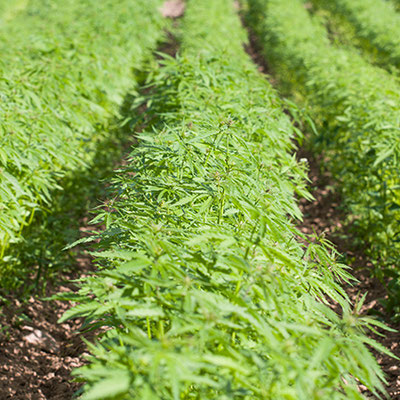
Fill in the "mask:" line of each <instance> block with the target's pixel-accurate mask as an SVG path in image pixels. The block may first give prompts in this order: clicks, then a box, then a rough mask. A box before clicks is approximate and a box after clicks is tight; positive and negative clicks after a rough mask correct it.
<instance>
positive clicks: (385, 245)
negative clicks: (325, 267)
mask: <svg viewBox="0 0 400 400" xmlns="http://www.w3.org/2000/svg"><path fill="white" fill-rule="evenodd" d="M248 4H249V6H250V12H249V14H248V16H249V20H250V22H251V23H252V24H253V26H254V27H255V29H256V31H257V32H258V34H259V37H260V40H261V43H262V45H263V47H264V51H265V54H266V55H268V60H269V61H270V62H271V65H272V66H273V68H274V70H275V72H276V74H277V76H278V77H279V79H280V81H281V82H282V83H284V84H285V85H287V86H288V87H289V88H290V90H292V91H295V92H297V93H301V94H302V96H303V100H304V101H303V104H306V105H307V107H308V109H309V111H310V112H311V115H312V116H313V117H314V119H315V121H316V122H317V123H318V125H319V131H320V133H319V135H318V136H317V138H316V140H315V145H316V147H315V149H318V148H319V149H321V148H322V149H323V150H324V151H325V154H326V156H327V163H328V165H329V168H330V169H331V170H332V171H333V173H334V176H335V178H336V179H337V180H338V182H339V184H340V187H341V191H342V194H343V196H342V197H343V201H344V202H345V204H346V205H347V206H348V209H349V210H350V213H351V225H352V226H353V227H354V230H355V232H356V235H357V237H358V239H359V242H360V244H362V246H363V248H364V249H366V251H367V253H368V255H369V256H370V257H371V260H372V261H373V262H374V263H375V264H376V265H377V266H378V268H377V270H376V271H377V273H378V274H379V275H380V276H382V275H386V276H388V277H393V278H394V279H393V280H391V281H390V283H389V286H388V290H389V292H390V295H391V296H390V300H389V303H388V304H387V305H388V306H389V307H391V308H393V307H395V309H394V311H395V312H400V308H398V304H397V305H396V303H398V300H397V299H398V295H399V292H400V282H399V277H398V271H396V269H395V268H394V267H393V265H398V264H399V261H400V260H399V254H400V253H399V247H400V246H399V234H400V231H399V219H400V212H399V210H400V179H399V178H400V173H399V168H398V160H399V155H400V142H399V140H398V134H399V122H400V120H399V115H400V113H399V111H400V87H399V86H398V84H397V82H396V80H395V79H394V78H393V77H392V76H391V75H390V74H389V73H386V72H385V71H384V70H381V69H379V68H377V67H373V66H371V65H370V64H369V63H368V62H366V61H365V60H364V59H362V58H361V56H360V55H359V54H358V53H357V52H356V51H352V50H350V49H343V48H339V47H336V46H333V45H331V44H330V42H329V39H328V36H327V32H326V30H325V29H324V27H323V26H322V25H320V24H319V22H318V21H317V20H316V19H312V18H311V17H310V15H309V14H308V12H307V10H306V9H305V8H304V5H303V2H302V1H301V0H287V1H285V2H282V1H279V0H267V1H261V0H249V1H248ZM396 310H397V311H396Z"/></svg>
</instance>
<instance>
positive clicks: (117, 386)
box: [82, 370, 131, 400]
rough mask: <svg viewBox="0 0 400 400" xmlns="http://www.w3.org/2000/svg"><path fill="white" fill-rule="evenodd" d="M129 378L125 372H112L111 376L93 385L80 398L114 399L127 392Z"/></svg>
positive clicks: (94, 399) (88, 399)
mask: <svg viewBox="0 0 400 400" xmlns="http://www.w3.org/2000/svg"><path fill="white" fill-rule="evenodd" d="M130 381H131V378H130V377H129V374H128V373H127V372H126V371H122V370H119V371H113V373H112V374H110V375H108V376H106V377H105V378H103V379H101V380H100V381H98V382H97V383H95V384H94V385H93V386H92V387H91V388H90V389H89V390H88V391H87V392H85V393H84V395H83V396H82V400H99V399H115V398H118V396H120V395H121V394H125V393H127V392H128V390H129V387H130Z"/></svg>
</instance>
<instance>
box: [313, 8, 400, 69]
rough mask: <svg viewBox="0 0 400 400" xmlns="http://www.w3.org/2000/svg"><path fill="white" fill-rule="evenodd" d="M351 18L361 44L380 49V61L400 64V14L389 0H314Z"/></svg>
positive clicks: (378, 55)
mask: <svg viewBox="0 0 400 400" xmlns="http://www.w3.org/2000/svg"><path fill="white" fill-rule="evenodd" d="M312 3H313V4H314V5H316V6H318V7H322V8H325V9H327V10H329V11H330V12H332V13H334V14H337V15H339V16H340V17H341V18H343V19H345V20H346V21H347V22H349V23H350V24H351V25H352V26H353V27H354V30H355V32H354V33H355V35H356V36H358V37H359V38H360V39H361V44H362V45H363V47H366V48H367V49H369V50H370V51H371V50H372V49H370V48H371V47H372V48H374V49H376V51H377V53H378V54H377V62H379V64H380V65H385V64H392V65H394V66H396V67H399V66H400V14H398V13H396V10H395V6H394V4H392V3H390V2H387V1H386V0H377V1H374V0H351V1H350V0H334V1H330V0H313V1H312Z"/></svg>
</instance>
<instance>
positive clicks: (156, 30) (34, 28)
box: [0, 0, 162, 263]
mask: <svg viewBox="0 0 400 400" xmlns="http://www.w3.org/2000/svg"><path fill="white" fill-rule="evenodd" d="M130 3H131V2H130V1H128V0H126V1H123V2H119V3H118V5H116V4H115V2H113V1H102V2H101V5H96V6H94V4H97V3H96V2H92V1H84V2H82V1H77V0H68V1H55V2H52V3H51V4H50V3H47V2H44V1H42V0H32V1H29V4H28V2H19V3H18V4H15V5H13V6H12V7H11V6H5V10H4V14H3V16H4V18H5V21H7V20H8V19H10V18H11V17H12V18H13V20H12V23H4V24H1V25H0V51H1V54H2V56H1V61H0V63H1V64H0V68H1V73H2V79H1V81H0V93H1V101H2V106H1V108H0V119H1V130H0V170H1V172H2V173H1V175H0V260H1V262H2V263H8V262H9V259H8V258H6V259H4V257H5V256H6V255H7V253H6V252H7V248H8V247H9V244H15V243H16V242H18V241H21V240H23V239H22V233H23V229H24V227H25V226H27V225H30V224H31V222H32V220H33V218H34V216H35V215H37V214H40V213H46V212H47V211H46V209H47V208H49V207H50V208H51V205H50V204H51V199H52V196H53V194H54V192H55V191H56V190H58V189H60V186H59V182H60V180H61V178H63V177H65V176H66V175H67V174H74V172H75V171H77V170H81V169H83V168H90V165H91V163H92V162H93V157H94V155H95V154H96V149H97V148H98V146H99V143H101V142H102V141H104V140H105V138H106V137H107V135H109V134H110V133H111V128H110V126H111V123H112V121H113V118H115V117H116V116H118V113H119V108H120V107H121V105H122V102H123V99H124V97H125V95H126V94H127V93H128V91H129V89H132V90H133V89H134V87H135V82H134V80H133V78H132V73H131V71H132V68H138V67H139V66H140V65H141V63H143V62H144V60H146V58H147V57H148V55H149V54H150V51H151V50H152V49H154V46H155V42H156V40H157V38H158V37H159V36H160V33H161V29H162V28H161V22H160V18H158V14H157V13H155V12H154V10H155V9H156V5H157V2H154V1H151V2H143V1H139V2H136V3H137V5H136V6H135V7H131V4H130ZM144 3H146V5H144ZM22 6H25V7H26V8H25V10H24V12H22V8H23V7H22ZM152 9H153V12H152ZM93 10H95V12H93ZM157 18H158V20H157ZM132 21H136V23H135V24H132Z"/></svg>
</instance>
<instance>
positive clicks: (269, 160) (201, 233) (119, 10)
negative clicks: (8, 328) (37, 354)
mask: <svg viewBox="0 0 400 400" xmlns="http://www.w3.org/2000/svg"><path fill="white" fill-rule="evenodd" d="M183 8H184V13H183V15H180V14H181V12H177V11H176V10H179V9H183ZM324 10H325V11H324ZM168 16H174V17H177V16H179V17H181V18H178V19H176V20H175V21H174V22H173V23H171V22H170V21H168V20H167V18H166V17H168ZM241 17H242V20H241ZM399 18H400V14H396V11H395V8H394V3H390V2H388V1H384V0H379V4H378V1H377V2H372V1H367V0H365V1H356V0H354V1H352V2H350V1H347V0H332V1H329V2H328V1H324V0H312V1H311V2H305V1H303V0H285V1H281V0H242V1H240V2H237V1H233V0H218V1H216V0H186V1H185V2H184V4H183V2H182V1H181V0H179V1H172V2H171V1H167V2H162V1H161V0H160V1H158V0H121V1H119V2H115V1H112V0H104V1H102V2H101V3H98V2H94V1H93V0H79V1H78V0H64V1H61V0H55V1H51V2H50V1H48V0H27V1H16V2H15V3H13V4H12V6H11V5H9V4H8V3H6V2H3V1H2V0H0V39H1V40H0V47H1V50H2V58H1V61H0V69H1V71H2V79H0V96H1V98H2V100H3V101H2V103H1V105H0V116H1V119H0V120H1V123H0V171H1V174H0V279H1V280H2V281H3V282H4V284H3V285H2V287H3V289H1V290H0V306H4V307H5V304H6V302H3V299H7V301H8V302H10V300H9V299H10V296H15V297H17V296H18V295H19V294H20V293H21V291H19V289H18V285H23V284H24V279H23V277H22V276H21V275H24V274H27V276H29V273H31V272H32V271H36V270H37V269H39V271H41V269H43V268H45V266H46V268H51V266H52V265H53V264H52V263H50V262H49V261H47V263H44V264H41V262H42V261H41V260H43V259H44V258H45V257H44V256H43V252H44V251H45V250H44V249H43V248H44V247H47V246H51V245H52V243H51V242H54V241H57V246H55V248H56V250H53V257H55V258H58V262H59V263H60V264H62V263H63V260H64V259H63V254H64V253H65V252H66V251H68V249H71V248H75V247H76V246H78V248H80V247H82V249H79V250H77V252H78V253H77V255H74V257H77V259H76V263H77V264H79V260H78V255H79V254H83V252H84V251H89V252H90V256H91V258H90V260H89V263H90V264H91V265H92V267H87V266H86V267H85V270H83V271H82V272H81V274H82V276H80V274H79V271H77V275H75V276H78V278H79V279H78V280H77V281H75V283H74V285H75V286H74V288H75V290H73V291H66V290H65V288H64V287H63V286H61V288H62V290H61V291H60V293H57V291H58V290H57V285H56V284H55V283H54V285H53V286H55V287H56V289H55V291H53V292H50V291H46V295H47V296H48V301H49V302H50V304H51V302H54V304H59V302H60V300H61V301H64V302H69V304H70V305H71V307H70V308H69V309H68V311H66V312H65V313H64V315H63V316H62V318H61V319H60V320H59V323H60V324H65V323H66V322H68V321H71V320H76V319H79V320H80V321H82V322H81V328H80V333H82V334H84V336H85V337H86V338H89V340H86V341H85V344H86V348H85V349H83V350H81V351H80V356H82V357H83V353H85V357H86V360H87V361H86V362H81V363H77V364H76V365H81V366H80V367H79V368H78V369H75V370H74V371H72V376H73V377H74V379H75V380H77V381H79V382H81V383H82V385H81V388H80V390H79V393H78V394H77V396H78V397H79V398H80V399H82V400H111V399H113V400H123V399H126V400H128V399H140V400H156V399H160V400H169V399H171V400H189V399H199V400H207V399H210V400H214V399H215V400H217V399H218V400H228V399H243V400H250V399H252V400H253V399H260V400H261V399H271V400H276V399H278V400H280V399H282V400H283V399H287V400H289V399H292V400H297V399H300V400H302V399H315V400H317V399H327V400H328V399H329V400H330V399H343V400H344V399H354V400H355V399H369V398H384V397H385V396H386V395H387V391H388V390H389V389H390V390H389V392H390V394H391V396H392V398H398V397H396V396H397V395H399V396H400V382H399V381H398V380H396V379H392V378H391V377H390V376H388V371H399V372H400V368H399V361H398V359H397V361H393V364H390V366H387V365H386V366H385V365H384V363H382V358H381V357H386V358H385V360H386V359H391V360H395V358H396V356H395V355H394V354H392V353H391V351H395V352H397V350H398V349H397V347H396V346H397V343H393V346H392V343H389V344H390V345H389V348H386V347H385V346H384V345H382V344H381V343H380V339H379V335H381V337H383V338H384V337H385V334H386V333H388V334H390V333H391V332H392V331H394V330H392V329H390V328H388V327H387V325H386V324H387V323H391V324H393V323H396V322H393V321H398V320H399V319H400V301H399V298H400V297H399V296H400V273H399V269H398V265H399V264H400V256H399V254H400V253H399V250H400V244H399V243H400V172H399V171H400V170H399V166H398V160H399V156H400V145H399V143H400V142H399V141H398V139H397V135H398V132H399V128H400V84H399V83H398V78H397V77H396V73H397V69H396V68H397V66H398V62H399V60H400V48H398V47H399V44H400V43H399V44H398V43H397V39H398V36H396V32H397V30H398V29H399V27H400V25H398V24H397V22H396V21H398V20H399ZM242 22H243V23H244V24H245V25H247V27H248V29H249V32H248V31H247V30H246V28H245V27H244V26H243V24H242ZM329 27H335V29H336V28H337V29H338V30H337V31H335V32H333V31H330V30H329ZM327 28H328V29H327ZM385 28H386V29H385ZM345 31H346V33H345V34H344V36H343V38H339V39H338V40H334V36H335V35H339V36H340V32H345ZM249 35H250V36H251V38H252V41H255V42H256V43H257V44H256V45H255V44H254V43H253V44H251V43H250V42H249V39H248V36H249ZM358 47H360V48H361V50H360V48H358ZM157 48H158V49H159V51H156V49H157ZM160 49H161V50H160ZM246 49H247V50H248V51H247V52H246ZM257 49H258V51H259V53H260V54H257V55H255V54H254V52H256V51H257ZM251 55H253V58H252V57H251ZM256 56H258V57H260V56H264V60H265V62H266V64H267V65H268V68H270V70H269V71H268V72H269V73H271V74H272V77H270V76H268V75H265V74H264V73H262V72H260V69H261V66H260V65H257V64H256V63H255V61H254V60H255V59H256V58H257V57H256ZM378 58H380V62H378V61H376V60H378ZM375 61H376V65H373V64H375ZM382 66H385V68H381V67H382ZM386 67H387V68H386ZM271 82H273V83H274V85H276V87H273V86H272V83H271ZM284 96H285V97H287V98H285V97H284ZM133 142H134V144H133V145H132V143H133ZM124 143H125V147H126V146H127V145H126V143H129V145H130V146H131V147H130V150H129V154H127V155H126V156H125V157H124V158H123V159H122V160H120V162H119V163H118V162H117V164H118V166H117V167H116V166H114V164H115V162H116V160H115V158H116V157H120V158H122V150H121V149H122V148H123V147H124ZM301 147H302V148H303V149H304V148H307V150H308V151H309V152H311V153H314V154H315V155H316V156H319V157H320V158H321V160H322V161H321V163H322V164H321V166H322V168H323V169H325V170H328V171H329V172H330V174H331V175H332V183H331V185H333V186H334V187H335V188H336V190H337V192H338V193H340V196H341V202H342V203H343V206H342V207H341V209H342V211H341V214H340V215H341V217H340V218H343V220H342V221H341V224H343V225H348V226H350V228H351V229H350V230H346V232H342V235H347V236H346V240H347V241H348V243H349V246H350V243H352V244H351V246H356V247H357V248H358V249H359V251H361V252H362V253H363V254H364V256H365V259H367V260H368V265H369V264H371V267H370V269H369V277H368V279H369V278H371V277H378V278H379V279H380V283H379V285H380V287H382V290H383V291H385V293H387V298H386V299H384V300H383V299H380V298H376V299H374V301H375V302H376V303H377V302H378V301H382V302H383V304H384V306H385V307H386V312H387V313H388V314H387V315H389V318H386V314H385V315H384V314H383V313H381V314H380V317H379V318H377V317H372V316H371V315H369V314H368V312H367V311H366V309H365V305H364V302H365V301H366V300H365V299H366V293H359V294H357V296H356V297H354V296H350V295H349V293H350V292H349V291H348V289H349V288H350V287H352V286H354V285H357V282H356V279H355V278H354V277H353V272H354V271H353V269H352V265H346V264H345V263H343V260H344V258H345V257H344V256H343V255H341V254H339V253H338V251H337V250H336V248H335V245H334V244H333V243H332V242H331V241H329V240H328V239H326V238H325V237H324V235H323V234H322V232H316V233H315V234H314V235H308V234H305V233H303V231H302V230H301V229H300V228H299V226H300V225H301V224H304V220H303V214H302V209H301V208H300V206H299V204H300V200H301V199H303V200H304V199H305V200H307V201H315V200H314V198H313V195H312V194H311V192H310V187H309V186H310V183H309V179H308V168H309V165H308V162H307V159H304V158H301V157H300V156H298V153H299V152H301V149H300V148H301ZM99 159H100V160H99ZM113 168H114V171H113V172H112V173H111V176H108V177H107V174H105V173H104V174H97V171H98V170H99V169H104V170H107V171H109V170H110V171H111V170H112V169H113ZM90 176H92V179H93V180H96V179H97V180H103V179H105V182H104V183H99V185H100V186H102V187H103V189H102V190H103V191H102V196H103V199H96V202H95V208H96V210H95V211H93V210H92V211H91V213H89V212H88V211H86V214H85V215H84V217H82V218H83V220H84V221H87V220H88V219H91V222H90V226H92V228H88V226H87V222H85V223H83V222H82V221H71V222H68V215H78V214H73V213H70V212H71V210H72V209H75V208H79V209H80V208H82V207H81V206H82V205H80V204H78V203H82V202H86V200H83V199H84V198H85V197H82V196H80V194H81V193H82V192H84V193H87V192H90V191H95V192H94V196H97V195H98V194H97V193H98V192H97V189H94V187H93V188H92V186H88V184H87V182H88V181H87V179H89V178H90ZM84 177H85V178H84ZM71 182H73V183H71ZM60 193H65V196H64V195H63V197H62V199H60ZM104 193H107V194H106V195H105V197H104ZM74 198H75V200H74ZM68 203H70V204H68ZM54 210H57V213H55V212H54ZM59 211H61V212H63V211H64V214H65V215H64V217H63V218H62V219H60V218H61V217H60V216H59V215H61V213H59ZM79 215H80V214H79ZM72 218H78V217H76V216H75V217H72ZM79 218H81V216H80V217H79ZM50 220H51V221H52V222H49V221H50ZM54 220H55V221H54ZM70 224H77V225H80V224H81V225H82V224H85V225H84V226H83V230H84V231H85V232H86V231H87V230H88V229H91V230H92V232H91V234H90V235H89V236H88V235H87V234H85V235H84V236H83V237H81V238H80V239H79V240H76V241H75V242H74V243H73V241H74V240H75V239H77V238H75V239H71V242H69V243H64V245H65V246H66V245H67V244H68V246H66V247H65V249H64V250H61V247H62V245H61V243H63V241H65V240H64V239H63V240H59V239H57V236H58V237H62V238H64V232H63V231H64V230H68V229H71V227H70V226H69V225H70ZM50 231H52V232H50ZM33 238H34V239H33ZM39 242H42V243H41V244H40V243H39ZM28 244H29V245H28ZM35 246H36V248H35ZM83 249H86V250H83ZM34 253H38V254H39V256H37V257H36V256H35V257H34V256H33V254H34ZM27 260H30V261H29V262H28V261H27ZM53 268H54V267H53ZM30 270H31V272H29V271H30ZM59 273H60V274H61V276H60V277H59V279H61V280H63V279H66V278H69V275H68V276H62V269H61V270H60V272H59ZM10 275H11V276H13V275H14V276H15V277H18V282H19V283H18V285H14V286H13V288H12V289H10V288H8V290H5V287H6V286H8V283H7V282H8V281H9V276H10ZM36 276H37V277H38V276H39V273H38V274H37V275H36ZM44 276H45V277H46V276H50V275H46V274H45V273H44ZM53 278H54V277H53V276H52V278H51V279H53ZM29 279H31V277H29V278H26V277H25V281H26V280H29ZM371 279H372V278H371ZM61 285H64V284H61ZM10 290H11V292H10ZM29 290H32V289H29ZM25 292H26V290H25ZM25 292H24V293H25ZM61 292H62V293H61ZM25 294H26V293H25ZM3 296H5V297H3ZM29 296H30V297H29V299H27V300H26V301H27V302H30V303H32V302H35V296H36V297H38V294H37V293H35V292H29ZM21 301H24V300H21ZM7 312H8V311H7ZM376 313H377V312H375V314H376ZM385 318H386V320H385ZM13 321H14V320H13ZM18 321H19V326H21V329H28V330H29V331H31V330H34V328H35V321H33V320H31V319H30V318H29V315H28V316H26V315H25V314H24V315H23V317H20V318H19V319H18ZM21 321H23V322H21ZM27 325H28V328H27ZM63 326H66V325H63ZM392 326H393V325H392ZM0 328H1V329H0V340H4V335H3V334H2V332H4V327H0ZM34 332H37V330H36V331H34ZM80 333H78V334H80ZM36 335H38V334H37V333H36ZM42 335H44V336H45V337H46V333H44V334H43V333H42ZM28 337H31V336H28ZM25 338H26V336H25ZM378 339H379V340H378ZM31 340H32V339H31ZM47 340H48V336H47ZM52 340H53V341H55V340H54V339H52ZM30 343H31V344H32V343H33V345H34V346H35V345H39V344H40V346H42V347H43V346H45V347H46V344H43V342H40V340H38V341H36V342H35V341H33V342H30ZM38 343H39V344H38ZM385 344H387V342H385ZM47 346H48V344H47ZM51 346H52V347H54V346H55V345H54V343H51ZM60 346H61V347H60ZM67 346H68V345H66V346H65V348H67ZM59 347H60V348H63V347H62V344H59ZM1 349H2V347H1V346H0V354H1V351H2V350H1ZM377 354H381V356H380V357H379V358H378V357H376V355H377ZM396 354H397V353H396ZM3 358H4V356H3ZM378 360H379V362H378ZM9 362H10V363H11V364H12V363H13V360H11V359H10V360H9ZM53 362H54V360H53ZM82 364H83V365H82ZM390 368H391V369H390ZM393 368H394V369H393ZM42 369H43V366H42ZM6 370H7V369H6ZM1 373H3V369H2V367H1V366H0V375H1ZM35 373H36V372H35ZM7 379H9V381H10V382H12V381H13V379H12V376H11V377H9V376H8V378H7ZM38 379H39V376H38ZM70 379H72V378H70ZM388 380H389V382H388ZM396 382H397V383H396ZM396 385H397V386H396ZM389 386H390V387H389ZM2 387H3V386H2V381H1V378H0V390H1V388H2ZM64 392H65V396H64V397H62V398H63V399H64V398H65V399H72V395H71V393H70V392H68V390H64ZM7 393H9V394H11V393H12V395H13V396H14V398H15V399H16V400H19V399H22V398H30V397H29V396H35V394H29V395H28V397H27V394H26V392H24V394H23V395H22V394H20V395H19V397H18V396H17V395H16V393H17V394H18V393H19V392H18V390H17V389H15V390H14V391H13V392H11V391H9V392H7ZM21 393H22V392H21ZM41 393H42V392H41ZM42 394H43V393H42ZM371 396H373V397H371ZM393 396H394V397H393ZM33 398H35V397H32V399H33ZM38 398H40V399H42V398H43V399H46V398H47V397H43V396H42V397H38ZM49 398H50V397H49Z"/></svg>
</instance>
